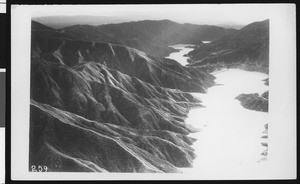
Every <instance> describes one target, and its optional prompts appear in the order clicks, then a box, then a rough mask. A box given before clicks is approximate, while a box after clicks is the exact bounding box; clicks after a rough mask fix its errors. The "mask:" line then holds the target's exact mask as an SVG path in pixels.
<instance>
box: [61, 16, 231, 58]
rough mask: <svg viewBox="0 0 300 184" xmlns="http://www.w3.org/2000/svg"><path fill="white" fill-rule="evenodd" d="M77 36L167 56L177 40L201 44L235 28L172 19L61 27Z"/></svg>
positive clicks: (177, 42) (180, 42)
mask: <svg viewBox="0 0 300 184" xmlns="http://www.w3.org/2000/svg"><path fill="white" fill-rule="evenodd" d="M62 30H63V31H64V32H65V33H68V34H70V35H72V36H75V37H76V38H78V39H82V40H86V41H97V42H111V43H118V44H122V45H126V46H129V47H133V48H136V49H138V50H141V51H144V52H146V53H151V54H152V55H154V56H159V57H165V56H168V55H169V54H170V53H171V52H172V51H174V49H172V48H170V47H168V46H169V45H174V44H183V43H186V44H198V43H201V41H203V40H214V39H217V38H220V37H222V36H224V35H227V34H230V33H232V32H235V31H236V30H235V29H224V28H221V27H217V26H209V25H195V24H179V23H176V22H172V21H170V20H159V21H154V20H144V21H137V22H125V23H120V24H107V25H100V26H91V25H75V26H71V27H66V28H64V29H62Z"/></svg>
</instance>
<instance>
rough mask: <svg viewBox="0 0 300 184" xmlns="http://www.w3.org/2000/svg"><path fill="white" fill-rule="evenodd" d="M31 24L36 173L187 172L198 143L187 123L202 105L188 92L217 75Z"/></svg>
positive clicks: (32, 153)
mask: <svg viewBox="0 0 300 184" xmlns="http://www.w3.org/2000/svg"><path fill="white" fill-rule="evenodd" d="M32 26H33V29H32V42H31V43H32V45H31V87H30V95H31V96H30V98H31V102H30V154H29V167H30V166H31V165H45V166H47V167H48V171H64V172H180V171H179V170H178V167H191V166H192V161H193V159H194V158H195V154H194V152H193V151H194V150H193V148H191V144H192V143H193V142H194V141H195V140H194V139H193V138H189V137H188V136H187V135H188V134H189V133H191V132H195V131H197V130H196V129H194V128H192V127H190V126H187V125H186V124H185V122H184V120H185V118H186V117H187V116H186V115H187V113H188V111H189V110H190V109H191V108H193V107H199V106H201V101H200V100H199V99H196V98H194V97H193V96H192V95H191V94H189V93H186V92H183V91H198V92H205V89H206V88H207V87H208V86H211V85H213V79H214V77H213V76H211V75H209V74H206V73H203V72H200V71H199V70H197V69H193V68H186V67H182V66H181V65H180V64H179V63H177V62H176V61H174V60H160V59H159V58H156V57H153V56H150V55H148V54H146V53H144V52H141V51H138V50H136V49H133V48H129V47H126V46H122V45H118V44H111V43H96V42H88V41H83V40H77V39H75V37H74V36H72V35H68V34H66V33H62V32H60V31H59V30H55V29H51V28H49V27H47V26H44V25H41V24H38V23H35V22H33V24H32ZM171 88H173V89H171ZM180 89H181V90H180ZM29 169H30V168H29Z"/></svg>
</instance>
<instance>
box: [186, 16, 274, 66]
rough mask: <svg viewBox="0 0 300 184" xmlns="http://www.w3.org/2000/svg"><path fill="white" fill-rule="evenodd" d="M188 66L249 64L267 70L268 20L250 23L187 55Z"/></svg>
mask: <svg viewBox="0 0 300 184" xmlns="http://www.w3.org/2000/svg"><path fill="white" fill-rule="evenodd" d="M188 56H190V58H191V59H190V63H191V64H189V65H190V66H203V65H206V64H215V63H220V62H222V63H228V64H232V63H251V64H255V65H259V66H260V67H262V68H266V69H268V66H269V20H265V21H261V22H254V23H251V24H249V25H247V26H245V27H243V28H242V29H240V30H238V31H237V32H235V33H232V34H230V35H225V36H223V37H221V38H219V39H217V40H214V41H213V42H211V43H209V44H204V45H201V46H199V47H198V48H196V49H195V50H193V51H191V52H190V53H188Z"/></svg>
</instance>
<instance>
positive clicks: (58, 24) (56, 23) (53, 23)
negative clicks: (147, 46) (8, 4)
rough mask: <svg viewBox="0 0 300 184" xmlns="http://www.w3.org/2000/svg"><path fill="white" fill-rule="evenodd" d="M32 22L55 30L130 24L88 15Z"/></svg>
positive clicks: (35, 19) (38, 19) (115, 18)
mask: <svg viewBox="0 0 300 184" xmlns="http://www.w3.org/2000/svg"><path fill="white" fill-rule="evenodd" d="M32 20H34V21H37V22H39V23H42V24H44V25H46V26H49V27H51V28H54V29H61V28H64V27H69V26H74V25H93V26H98V25H101V24H112V23H121V22H129V20H126V19H122V18H117V17H108V16H87V15H85V16H83V15H77V16H46V17H35V18H33V19H32Z"/></svg>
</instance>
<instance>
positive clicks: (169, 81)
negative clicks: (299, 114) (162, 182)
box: [12, 4, 296, 180]
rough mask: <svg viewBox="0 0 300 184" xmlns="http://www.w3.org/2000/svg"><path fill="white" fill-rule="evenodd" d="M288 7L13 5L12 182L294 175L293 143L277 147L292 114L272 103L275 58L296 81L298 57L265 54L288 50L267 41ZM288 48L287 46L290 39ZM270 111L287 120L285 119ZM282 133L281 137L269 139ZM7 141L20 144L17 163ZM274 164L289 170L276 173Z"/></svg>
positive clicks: (291, 124)
mask: <svg viewBox="0 0 300 184" xmlns="http://www.w3.org/2000/svg"><path fill="white" fill-rule="evenodd" d="M22 8H23V10H22ZM277 10H282V11H277ZM293 10H295V8H294V6H293V5H288V4H287V5H284V4H283V5H277V6H276V5H272V4H269V5H263V4H261V5H250V4H239V5H237V4H226V5H222V4H219V5H218V4H210V5H205V4H195V5H191V4H190V5H188V4H177V5H31V6H29V5H27V6H26V5H24V6H23V7H22V6H21V5H19V6H18V5H15V6H12V31H14V30H15V32H16V36H15V37H12V45H13V46H14V41H16V42H17V41H19V42H21V40H23V41H24V42H23V41H22V44H19V45H17V44H15V46H16V49H12V82H13V85H12V101H13V102H12V107H14V108H12V134H13V135H12V169H16V166H17V165H18V164H22V167H20V168H18V169H16V171H13V170H12V174H13V175H12V176H16V178H19V177H18V174H19V173H20V172H22V173H25V174H27V175H29V176H31V177H33V176H34V174H35V173H36V172H43V174H46V176H47V175H48V174H54V176H56V179H63V177H66V176H67V177H68V176H71V175H69V174H72V173H73V174H74V173H78V174H88V173H93V177H95V178H96V179H99V178H101V176H102V175H103V176H105V179H108V177H109V176H110V175H109V174H112V176H114V178H111V179H124V178H126V177H127V178H128V177H130V176H131V175H130V174H141V175H138V176H137V175H132V178H131V179H134V176H137V177H140V176H143V174H149V173H152V174H151V175H147V177H146V178H148V179H157V178H155V177H156V176H159V177H163V176H165V175H153V173H165V174H166V176H168V179H176V178H177V179H179V178H180V179H182V178H185V177H186V176H192V177H191V178H190V177H186V178H185V179H188V180H189V179H193V178H194V179H245V178H256V179H257V178H260V179H261V178H274V177H281V176H282V177H286V178H293V176H295V173H296V172H295V170H293V168H294V166H295V165H296V159H295V158H296V157H295V151H296V150H293V149H295V147H294V146H295V145H294V144H293V143H295V142H289V145H290V147H288V150H287V149H277V148H278V146H280V144H281V143H284V141H291V140H292V141H296V139H295V132H293V131H295V130H294V126H295V119H294V117H293V113H295V111H294V109H293V106H292V104H290V105H289V106H284V104H283V103H284V102H282V100H281V97H279V98H277V96H276V95H278V92H279V91H278V90H277V89H276V87H278V86H281V87H280V88H284V87H285V86H284V85H285V84H286V83H285V82H282V83H284V84H280V83H278V82H279V81H278V77H280V76H281V75H280V73H277V72H278V71H279V70H278V69H279V68H281V69H282V70H284V66H278V62H277V61H278V60H280V62H281V63H285V65H286V68H287V69H286V70H285V72H286V73H289V76H287V77H286V78H288V79H292V80H291V81H290V82H291V83H290V84H293V82H295V81H296V80H295V79H296V78H293V77H295V75H294V74H295V72H294V71H288V69H290V68H292V69H294V68H293V67H294V66H295V63H294V62H295V60H294V58H293V57H292V56H293V55H292V56H291V57H290V58H285V60H284V61H282V60H281V59H280V58H279V57H274V56H272V54H274V53H275V54H282V55H284V54H285V53H286V52H285V51H283V52H282V53H279V52H278V48H277V46H278V45H280V46H281V44H285V40H284V38H282V40H281V41H280V42H279V41H277V40H276V39H275V37H276V34H278V32H280V31H281V30H280V29H279V30H278V27H276V25H278V23H276V21H279V24H280V21H281V20H283V21H285V23H286V24H287V25H288V26H290V27H288V26H286V27H285V28H286V30H285V31H286V32H287V33H288V34H290V33H293V31H294V29H293V28H294V27H293V23H294V20H295V17H293V16H292V15H293V14H292V12H293ZM17 12H19V13H17ZM28 12H29V13H28ZM254 12H255V13H254ZM288 12H289V13H290V14H289V13H288ZM280 13H281V14H282V15H283V16H281V14H280ZM21 15H23V20H22V18H21ZM25 15H26V16H25ZM276 15H277V16H278V17H280V16H281V17H280V18H278V19H277V18H276V17H277V16H276ZM284 16H286V17H289V18H290V19H289V20H291V22H289V21H286V19H284V18H285V17H284ZM18 17H19V18H18ZM274 17H275V18H274ZM17 18H18V19H17ZM14 20H15V22H14ZM20 22H23V23H21V24H23V25H26V26H25V27H24V33H23V37H22V34H20V33H19V32H22V30H19V29H18V28H17V27H19V28H20V27H21V26H20V25H18V23H20ZM272 24H273V26H272ZM14 25H15V27H14ZM17 30H18V31H19V32H18V31H17ZM24 35H26V36H24ZM274 35H275V36H274ZM290 37H291V35H290V36H287V38H286V41H290V40H292V39H290ZM273 39H274V40H273ZM21 48H26V49H21ZM285 48H286V49H288V48H292V49H290V50H288V51H291V52H292V51H293V49H295V48H294V47H293V43H290V42H288V44H286V47H285ZM272 49H273V50H272ZM21 50H22V51H21ZM19 52H22V53H24V57H23V58H21V56H20V55H19V54H18V53H19ZM14 57H15V58H14ZM14 61H15V62H14ZM21 62H23V64H21V65H20V66H19V63H21ZM274 63H275V64H274ZM17 65H18V67H16V66H17ZM22 66H24V67H22ZM18 71H19V72H22V73H23V74H22V75H21V74H20V73H18ZM293 72H294V73H293ZM14 73H15V74H16V73H18V75H19V76H16V77H15V78H13V76H14ZM284 74H285V73H284V72H283V73H282V78H281V80H286V78H285V77H284ZM21 87H22V90H24V91H22V92H21V91H19V90H18V89H21ZM293 88H294V86H288V87H286V88H285V89H283V90H287V91H288V92H287V93H286V94H285V95H284V96H285V98H290V99H285V100H286V103H289V102H290V101H289V100H291V101H292V102H293V100H295V97H294V96H293V94H294V91H291V89H292V90H293ZM22 93H23V94H24V95H19V96H18V95H17V94H22ZM272 95H273V96H272ZM280 95H282V94H281V93H280ZM17 96H18V97H17ZM14 97H15V99H13V98H14ZM24 97H25V98H24ZM272 97H273V98H272ZM18 99H20V101H18ZM276 100H279V102H278V101H277V102H276ZM14 101H15V103H14ZM273 101H275V102H273ZM272 103H273V104H274V106H273V105H272ZM278 103H279V104H283V107H284V109H285V110H286V111H284V112H283V110H282V109H281V108H279V109H276V108H278V106H277V105H276V104H278ZM14 104H15V105H14ZM20 104H23V105H20ZM291 106H292V107H291ZM22 107H23V110H22V113H21V112H20V111H18V109H19V110H20V109H21V108H22ZM24 107H25V108H24ZM289 108H291V110H289ZM272 110H273V111H272ZM277 112H282V113H286V114H288V115H289V118H290V119H286V121H285V122H282V121H281V119H280V118H276V117H275V116H276V115H278V113H277ZM14 113H16V114H14ZM286 114H284V115H282V116H285V115H286ZM290 115H291V116H290ZM21 117H23V119H21ZM20 120H21V121H22V122H20ZM279 121H280V122H279ZM278 122H279V124H280V123H281V124H282V125H279V124H278ZM21 123H22V124H23V125H22V127H23V128H21V127H19V125H20V124H21ZM276 123H277V124H276ZM283 124H286V125H283ZM281 126H287V127H288V128H289V129H288V130H287V131H290V134H289V136H285V138H286V139H283V140H281V141H280V140H279V142H278V138H277V139H276V136H281V133H280V132H279V131H278V129H277V128H278V127H281ZM282 130H283V131H284V128H282ZM272 131H273V132H272ZM14 132H15V134H14ZM22 132H23V133H22ZM21 134H22V135H21ZM23 134H24V135H23ZM14 135H17V136H14ZM287 139H288V140H287ZM294 139H295V140H294ZM14 142H16V143H17V144H18V145H21V147H22V148H24V149H22V153H23V154H22V156H23V158H24V159H22V161H20V162H18V161H17V160H15V159H14V158H16V157H14V155H13V154H14V152H18V150H21V147H18V146H15V145H17V144H14ZM286 146H287V145H286ZM278 150H279V151H278ZM287 153H288V154H287ZM19 154H20V153H19ZM272 155H273V156H274V157H272ZM278 155H283V156H285V157H288V159H289V160H288V161H287V160H282V159H279V160H277V159H276V156H278ZM19 160H21V159H19ZM277 161H279V162H280V161H282V162H284V163H285V164H286V165H284V164H282V165H278V167H281V170H280V171H277V170H275V169H278V168H275V167H274V166H275V165H276V164H274V163H275V162H276V163H277ZM21 162H22V163H21ZM272 169H273V170H274V171H273V170H272ZM282 170H284V171H285V172H282ZM18 171H19V172H18ZM272 171H273V172H272ZM280 172H282V173H280ZM14 173H15V174H14ZM56 173H64V174H66V175H65V176H62V175H55V174H56ZM125 173H126V174H127V175H120V177H116V175H114V174H125ZM171 173H176V175H174V174H171ZM278 173H279V174H278ZM170 174H171V175H170ZM276 174H277V175H276ZM85 176H88V175H85ZM117 176H118V175H117ZM76 177H77V176H75V178H76ZM31 179H32V178H31ZM39 179H41V175H40V176H39ZM68 179H73V178H68ZM84 179H86V178H84ZM139 179H141V178H139Z"/></svg>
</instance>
